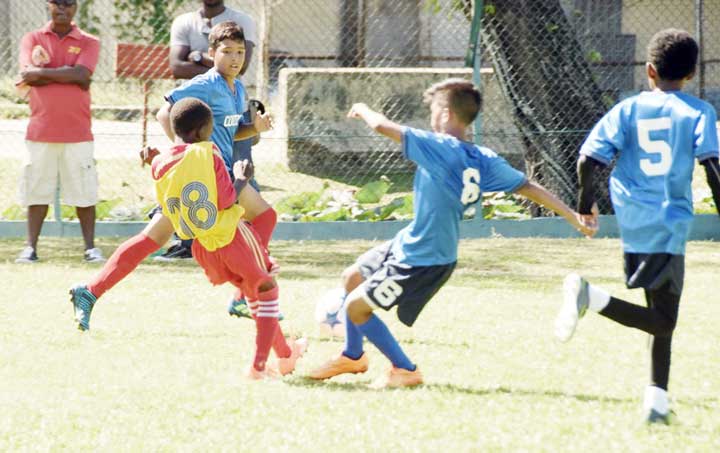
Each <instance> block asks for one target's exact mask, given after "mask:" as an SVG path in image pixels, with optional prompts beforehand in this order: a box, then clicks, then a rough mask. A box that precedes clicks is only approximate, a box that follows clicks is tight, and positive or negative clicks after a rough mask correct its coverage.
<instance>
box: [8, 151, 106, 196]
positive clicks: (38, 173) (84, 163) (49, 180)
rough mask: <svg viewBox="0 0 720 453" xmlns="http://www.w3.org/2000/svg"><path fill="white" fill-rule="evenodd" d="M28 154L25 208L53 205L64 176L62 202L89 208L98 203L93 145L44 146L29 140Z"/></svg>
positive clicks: (22, 190)
mask: <svg viewBox="0 0 720 453" xmlns="http://www.w3.org/2000/svg"><path fill="white" fill-rule="evenodd" d="M25 144H26V147H27V153H26V155H25V161H24V162H23V168H22V173H21V176H20V191H19V192H20V203H21V204H22V205H23V206H32V205H49V204H52V203H53V200H54V199H55V188H56V187H57V185H58V176H60V193H61V195H62V201H63V203H64V204H66V205H69V206H78V207H81V208H85V207H88V206H94V205H95V204H97V197H98V194H97V192H98V177H97V169H96V168H95V159H94V158H93V142H81V143H42V142H31V141H29V140H26V141H25Z"/></svg>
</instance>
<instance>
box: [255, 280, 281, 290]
mask: <svg viewBox="0 0 720 453" xmlns="http://www.w3.org/2000/svg"><path fill="white" fill-rule="evenodd" d="M275 288H277V284H276V283H275V282H274V281H272V280H268V281H265V282H263V283H261V284H260V286H258V293H267V292H270V291H272V290H274V289H275Z"/></svg>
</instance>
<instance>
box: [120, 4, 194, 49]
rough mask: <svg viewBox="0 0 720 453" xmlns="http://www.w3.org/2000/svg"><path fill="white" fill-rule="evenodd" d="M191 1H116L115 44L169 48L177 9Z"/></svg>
mask: <svg viewBox="0 0 720 453" xmlns="http://www.w3.org/2000/svg"><path fill="white" fill-rule="evenodd" d="M189 1H190V0H116V1H115V13H114V14H113V18H114V23H113V28H115V30H116V32H117V37H118V40H120V41H126V42H134V43H140V44H168V43H169V42H170V25H171V24H172V20H173V18H174V17H175V14H176V12H177V11H178V9H179V8H180V7H181V6H183V5H184V4H185V3H188V2H189Z"/></svg>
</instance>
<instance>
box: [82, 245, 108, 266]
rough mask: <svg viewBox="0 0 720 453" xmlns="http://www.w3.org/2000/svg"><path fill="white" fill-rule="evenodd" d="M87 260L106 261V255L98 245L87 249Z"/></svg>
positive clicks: (91, 261)
mask: <svg viewBox="0 0 720 453" xmlns="http://www.w3.org/2000/svg"><path fill="white" fill-rule="evenodd" d="M85 262H86V263H104V262H105V257H104V256H103V254H102V250H100V249H99V248H97V247H95V248H91V249H87V250H85Z"/></svg>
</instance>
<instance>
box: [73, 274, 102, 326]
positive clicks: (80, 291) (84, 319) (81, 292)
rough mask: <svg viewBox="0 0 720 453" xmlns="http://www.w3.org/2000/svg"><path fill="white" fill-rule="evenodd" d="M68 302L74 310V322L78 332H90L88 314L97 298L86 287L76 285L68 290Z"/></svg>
mask: <svg viewBox="0 0 720 453" xmlns="http://www.w3.org/2000/svg"><path fill="white" fill-rule="evenodd" d="M70 302H72V304H73V307H74V308H75V321H77V323H78V330H83V331H85V330H90V314H91V313H92V309H93V307H94V306H95V302H97V297H95V295H94V294H93V293H91V292H90V291H89V290H88V289H87V287H86V286H84V285H77V286H73V287H72V288H70Z"/></svg>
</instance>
